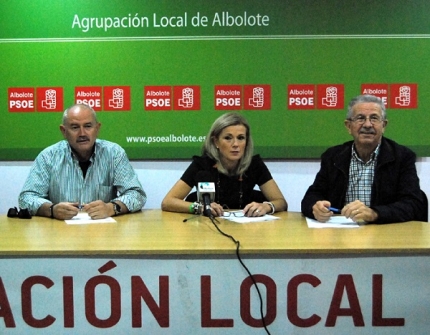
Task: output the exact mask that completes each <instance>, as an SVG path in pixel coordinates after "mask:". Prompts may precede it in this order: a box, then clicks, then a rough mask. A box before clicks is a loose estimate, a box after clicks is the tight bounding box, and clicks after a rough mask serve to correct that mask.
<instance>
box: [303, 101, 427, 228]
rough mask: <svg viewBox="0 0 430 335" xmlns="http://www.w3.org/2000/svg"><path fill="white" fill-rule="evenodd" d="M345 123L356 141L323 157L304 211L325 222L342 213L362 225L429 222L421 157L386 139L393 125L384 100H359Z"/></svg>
mask: <svg viewBox="0 0 430 335" xmlns="http://www.w3.org/2000/svg"><path fill="white" fill-rule="evenodd" d="M344 123H345V127H346V129H347V130H348V132H349V134H350V135H351V136H352V137H353V141H349V142H346V143H344V144H342V145H337V146H334V147H332V148H329V149H328V150H326V151H325V152H324V153H323V154H322V156H321V169H320V171H319V172H318V174H317V175H316V177H315V180H314V183H313V184H312V185H311V186H310V187H309V188H308V190H307V192H306V194H305V196H304V198H303V200H302V203H301V209H302V213H303V214H304V215H305V216H307V217H310V218H315V219H316V220H318V221H320V222H326V221H328V220H329V219H330V217H331V216H332V215H333V214H334V213H335V212H337V210H336V209H338V212H339V213H341V214H342V215H344V216H346V217H348V218H351V219H352V220H353V221H355V222H360V223H371V222H372V223H391V222H404V221H411V220H419V221H427V211H428V209H427V197H426V195H425V194H424V192H422V191H421V189H420V184H419V178H418V175H417V171H416V167H415V160H416V155H415V153H414V152H412V151H411V150H410V149H408V148H407V147H405V146H402V145H399V144H398V143H396V142H394V141H393V140H390V139H388V138H385V137H383V134H384V131H385V128H386V126H387V123H388V120H387V118H386V110H385V105H384V102H383V101H382V100H381V99H380V98H378V97H376V96H373V95H360V96H357V97H355V98H353V99H352V100H351V102H350V103H349V106H348V113H347V117H346V120H345V121H344Z"/></svg>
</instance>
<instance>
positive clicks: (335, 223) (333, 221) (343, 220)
mask: <svg viewBox="0 0 430 335" xmlns="http://www.w3.org/2000/svg"><path fill="white" fill-rule="evenodd" d="M306 222H307V223H308V227H309V228H358V227H360V226H359V224H358V223H356V222H354V221H352V220H351V219H348V218H347V217H346V216H342V215H333V216H332V217H331V218H330V219H329V220H328V221H327V222H319V221H317V220H314V219H310V218H306Z"/></svg>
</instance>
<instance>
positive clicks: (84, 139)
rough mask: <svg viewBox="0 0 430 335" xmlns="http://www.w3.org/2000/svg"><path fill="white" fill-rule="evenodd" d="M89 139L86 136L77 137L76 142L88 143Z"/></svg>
mask: <svg viewBox="0 0 430 335" xmlns="http://www.w3.org/2000/svg"><path fill="white" fill-rule="evenodd" d="M89 140H90V139H89V138H88V137H87V136H79V137H78V140H77V141H78V142H81V141H89Z"/></svg>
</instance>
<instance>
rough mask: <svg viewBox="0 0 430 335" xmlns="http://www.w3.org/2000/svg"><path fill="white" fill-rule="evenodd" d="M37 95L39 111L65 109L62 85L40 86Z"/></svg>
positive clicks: (60, 110) (59, 110)
mask: <svg viewBox="0 0 430 335" xmlns="http://www.w3.org/2000/svg"><path fill="white" fill-rule="evenodd" d="M36 97H37V99H36V100H37V110H38V111H39V112H62V111H63V109H64V103H63V100H64V98H63V88H62V87H38V88H36Z"/></svg>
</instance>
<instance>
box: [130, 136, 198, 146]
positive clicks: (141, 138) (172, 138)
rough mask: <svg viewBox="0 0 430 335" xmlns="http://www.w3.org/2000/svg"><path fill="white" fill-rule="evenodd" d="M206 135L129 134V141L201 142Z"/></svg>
mask: <svg viewBox="0 0 430 335" xmlns="http://www.w3.org/2000/svg"><path fill="white" fill-rule="evenodd" d="M205 139H206V136H196V135H185V134H181V135H174V134H169V135H167V136H127V137H126V141H127V143H145V144H151V143H199V142H204V140H205Z"/></svg>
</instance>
